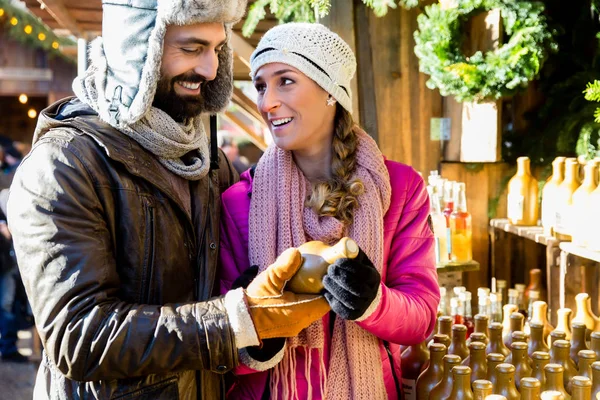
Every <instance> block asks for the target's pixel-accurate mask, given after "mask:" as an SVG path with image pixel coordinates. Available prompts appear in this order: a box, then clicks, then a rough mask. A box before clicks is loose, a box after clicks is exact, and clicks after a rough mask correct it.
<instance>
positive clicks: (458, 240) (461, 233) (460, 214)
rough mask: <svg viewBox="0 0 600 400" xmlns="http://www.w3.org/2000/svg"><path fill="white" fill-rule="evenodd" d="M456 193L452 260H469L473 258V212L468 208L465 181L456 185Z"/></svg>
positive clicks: (453, 214)
mask: <svg viewBox="0 0 600 400" xmlns="http://www.w3.org/2000/svg"><path fill="white" fill-rule="evenodd" d="M454 195H455V201H454V203H455V204H454V211H452V214H451V215H450V233H451V235H452V255H451V260H452V261H455V262H467V261H471V260H473V244H472V241H473V239H472V237H473V227H472V222H471V214H470V213H469V211H468V210H467V193H466V189H465V184H464V183H463V182H459V183H458V184H457V185H456V188H455V194H454Z"/></svg>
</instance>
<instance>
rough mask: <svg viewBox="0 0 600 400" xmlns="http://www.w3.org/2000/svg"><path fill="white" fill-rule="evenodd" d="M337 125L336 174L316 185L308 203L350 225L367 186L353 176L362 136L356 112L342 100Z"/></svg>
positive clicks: (333, 163) (334, 145) (333, 161)
mask: <svg viewBox="0 0 600 400" xmlns="http://www.w3.org/2000/svg"><path fill="white" fill-rule="evenodd" d="M334 125H335V131H334V134H333V139H332V157H331V171H332V177H331V179H330V180H329V181H326V182H319V183H317V184H315V185H313V189H312V194H311V196H310V198H309V199H308V201H307V206H308V207H311V208H312V209H313V210H315V212H317V213H318V214H319V215H320V216H329V217H334V218H337V219H338V220H339V221H341V222H343V223H344V224H346V225H350V224H352V222H353V220H354V211H355V209H356V207H358V196H360V195H361V194H362V193H364V186H363V184H362V182H361V181H360V179H357V178H354V179H352V175H353V174H354V171H355V169H356V149H357V147H358V137H357V135H356V132H355V131H354V121H353V120H352V115H351V114H350V113H349V112H348V111H347V110H346V109H344V108H343V107H341V106H340V105H339V104H337V108H336V112H335V122H334Z"/></svg>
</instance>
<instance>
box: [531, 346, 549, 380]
mask: <svg viewBox="0 0 600 400" xmlns="http://www.w3.org/2000/svg"><path fill="white" fill-rule="evenodd" d="M531 361H532V365H531V377H532V378H535V379H537V380H538V381H540V383H541V384H542V388H544V387H545V385H546V375H545V374H544V367H545V366H546V365H548V364H549V363H550V354H549V353H547V352H545V351H536V352H534V353H533V354H532V355H531Z"/></svg>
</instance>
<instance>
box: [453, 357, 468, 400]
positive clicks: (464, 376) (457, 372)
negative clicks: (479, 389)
mask: <svg viewBox="0 0 600 400" xmlns="http://www.w3.org/2000/svg"><path fill="white" fill-rule="evenodd" d="M452 380H453V381H454V382H453V385H452V393H451V394H450V397H449V399H452V400H473V391H472V390H471V368H469V367H465V366H462V365H460V366H457V367H454V368H453V369H452Z"/></svg>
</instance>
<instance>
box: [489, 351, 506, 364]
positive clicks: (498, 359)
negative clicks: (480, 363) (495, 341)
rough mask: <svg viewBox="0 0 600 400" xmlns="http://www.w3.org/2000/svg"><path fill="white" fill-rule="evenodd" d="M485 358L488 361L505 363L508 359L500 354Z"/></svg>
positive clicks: (491, 354)
mask: <svg viewBox="0 0 600 400" xmlns="http://www.w3.org/2000/svg"><path fill="white" fill-rule="evenodd" d="M485 358H486V359H487V360H488V361H495V362H503V361H504V359H505V358H506V357H504V354H500V353H489V354H488V355H487V356H486V357H485Z"/></svg>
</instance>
